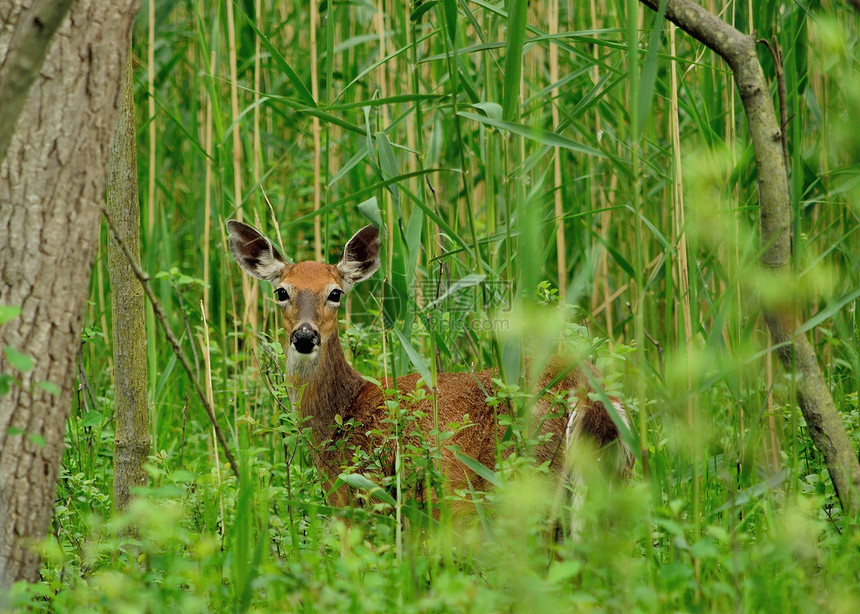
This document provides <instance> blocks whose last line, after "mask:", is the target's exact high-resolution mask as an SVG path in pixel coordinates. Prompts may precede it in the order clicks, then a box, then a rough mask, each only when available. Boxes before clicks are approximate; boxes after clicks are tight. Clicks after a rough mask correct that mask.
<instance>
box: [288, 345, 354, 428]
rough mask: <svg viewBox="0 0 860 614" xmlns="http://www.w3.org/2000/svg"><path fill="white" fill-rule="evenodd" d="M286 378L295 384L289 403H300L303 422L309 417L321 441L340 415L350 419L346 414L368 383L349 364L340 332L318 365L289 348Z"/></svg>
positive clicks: (322, 352) (311, 425) (323, 353)
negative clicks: (341, 342) (341, 343)
mask: <svg viewBox="0 0 860 614" xmlns="http://www.w3.org/2000/svg"><path fill="white" fill-rule="evenodd" d="M287 376H288V377H289V378H290V379H291V380H292V384H293V386H292V389H291V391H290V400H291V401H292V402H293V403H296V402H298V403H299V415H300V416H301V418H303V419H304V418H306V417H308V416H310V421H309V422H310V427H311V430H312V431H313V433H314V436H315V437H317V438H318V439H327V438H328V436H329V431H330V429H331V428H332V426H333V425H334V424H335V416H336V415H337V414H340V415H341V417H343V418H344V420H346V419H347V418H346V417H345V416H344V414H345V413H346V411H347V410H348V408H349V406H350V404H351V403H352V401H353V399H355V397H356V395H357V394H358V392H359V391H360V390H361V388H362V387H363V386H364V383H365V382H364V378H362V377H361V375H359V374H358V372H357V371H356V370H355V369H353V368H352V367H351V366H350V364H349V363H348V362H347V361H346V357H345V356H344V354H343V348H342V347H341V345H340V337H339V336H338V333H337V330H335V332H334V334H332V335H331V336H330V337H329V339H328V340H327V341H326V342H325V343H324V344H323V346H322V347H321V348H320V356H319V359H318V360H317V361H315V362H312V361H309V360H307V358H306V357H304V356H302V355H300V354H298V352H296V351H295V350H294V349H293V348H292V346H290V348H289V351H288V354H287ZM302 389H304V390H303V391H302Z"/></svg>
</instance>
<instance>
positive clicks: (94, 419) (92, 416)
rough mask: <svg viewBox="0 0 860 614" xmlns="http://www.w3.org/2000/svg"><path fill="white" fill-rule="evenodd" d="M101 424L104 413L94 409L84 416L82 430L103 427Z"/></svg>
mask: <svg viewBox="0 0 860 614" xmlns="http://www.w3.org/2000/svg"><path fill="white" fill-rule="evenodd" d="M101 423H102V413H101V412H100V411H96V410H94V409H93V410H90V411H88V412H87V413H86V414H84V417H83V419H82V420H81V428H93V427H97V426H99V425H101Z"/></svg>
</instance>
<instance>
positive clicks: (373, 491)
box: [338, 473, 397, 505]
mask: <svg viewBox="0 0 860 614" xmlns="http://www.w3.org/2000/svg"><path fill="white" fill-rule="evenodd" d="M338 479H339V480H340V481H341V482H343V483H344V484H346V485H347V486H351V487H353V488H357V489H359V490H364V491H366V492H367V494H369V495H370V496H371V497H376V498H377V499H379V500H380V501H382V502H384V503H388V504H389V505H397V501H395V500H394V498H393V497H392V496H391V495H390V494H388V492H387V491H386V490H384V489H382V488H380V487H379V486H377V485H376V484H374V483H373V482H372V481H371V480H369V479H367V478H366V477H364V476H363V475H361V474H360V473H341V474H340V475H339V476H338Z"/></svg>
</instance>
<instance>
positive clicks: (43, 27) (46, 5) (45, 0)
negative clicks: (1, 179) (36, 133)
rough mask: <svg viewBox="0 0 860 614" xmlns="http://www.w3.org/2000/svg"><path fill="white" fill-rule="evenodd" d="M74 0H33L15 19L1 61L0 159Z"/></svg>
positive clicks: (0, 160) (4, 153)
mask: <svg viewBox="0 0 860 614" xmlns="http://www.w3.org/2000/svg"><path fill="white" fill-rule="evenodd" d="M74 3H75V0H36V2H34V3H33V6H31V7H30V8H29V9H28V10H26V11H24V12H23V13H22V14H21V16H20V17H19V19H18V24H17V27H16V28H15V33H14V34H13V35H12V40H11V41H10V43H9V52H8V53H7V54H6V57H5V58H3V61H2V63H0V162H2V161H3V158H5V157H6V149H7V148H8V147H9V141H10V140H12V135H13V134H14V133H15V126H16V125H17V123H18V116H19V115H20V114H21V109H23V108H24V102H25V101H26V100H27V95H28V94H29V92H30V86H32V85H33V82H34V81H35V80H36V75H38V74H39V69H41V68H42V62H44V61H45V55H46V54H47V53H48V45H50V43H51V39H52V38H53V37H54V33H55V32H56V31H57V28H59V27H60V24H61V23H62V22H63V19H64V18H65V16H66V15H67V14H68V12H69V9H71V8H72V5H73V4H74Z"/></svg>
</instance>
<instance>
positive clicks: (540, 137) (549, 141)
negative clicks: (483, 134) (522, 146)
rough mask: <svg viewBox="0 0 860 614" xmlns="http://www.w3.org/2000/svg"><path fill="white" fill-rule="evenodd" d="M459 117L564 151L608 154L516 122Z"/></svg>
mask: <svg viewBox="0 0 860 614" xmlns="http://www.w3.org/2000/svg"><path fill="white" fill-rule="evenodd" d="M457 115H459V116H460V117H465V118H467V119H473V120H475V121H477V122H480V123H482V124H486V125H488V126H492V127H494V128H498V129H499V130H507V131H508V132H513V133H514V134H518V135H520V136H524V137H525V138H527V139H531V140H532V141H536V142H538V143H541V144H543V145H548V146H550V147H563V148H564V149H569V150H571V151H576V152H579V153H582V154H585V155H588V156H597V157H599V158H605V157H606V154H605V153H603V152H602V151H600V150H598V149H594V148H593V147H587V146H585V145H580V144H579V143H577V142H576V141H571V140H570V139H568V138H565V137H563V136H561V135H559V134H556V133H555V132H549V131H548V130H544V129H542V128H534V127H532V126H524V125H522V124H516V123H514V122H509V121H496V120H494V119H491V118H489V117H484V116H483V115H477V114H475V113H468V112H466V111H460V112H459V113H457Z"/></svg>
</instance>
